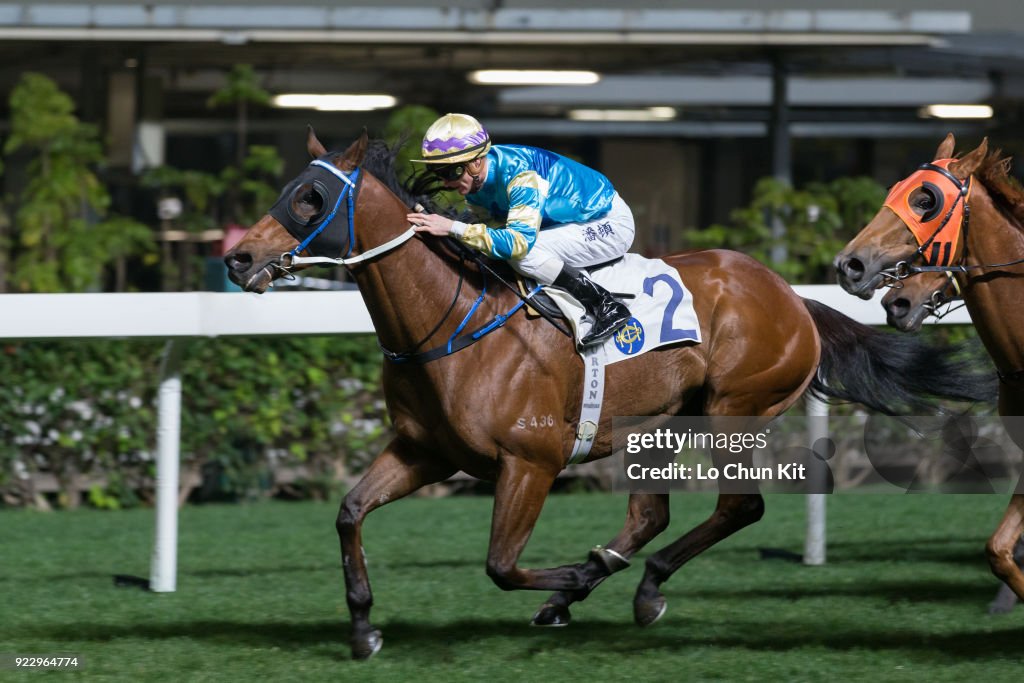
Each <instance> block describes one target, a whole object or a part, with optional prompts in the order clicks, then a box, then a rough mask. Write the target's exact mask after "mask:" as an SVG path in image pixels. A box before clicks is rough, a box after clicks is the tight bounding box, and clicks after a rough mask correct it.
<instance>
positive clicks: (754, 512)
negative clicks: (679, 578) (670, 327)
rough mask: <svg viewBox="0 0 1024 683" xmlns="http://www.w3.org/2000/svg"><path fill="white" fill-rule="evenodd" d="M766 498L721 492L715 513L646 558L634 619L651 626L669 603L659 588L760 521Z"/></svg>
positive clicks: (753, 494) (635, 599)
mask: <svg viewBox="0 0 1024 683" xmlns="http://www.w3.org/2000/svg"><path fill="white" fill-rule="evenodd" d="M763 514H764V499H763V498H762V497H761V494H760V493H743V494H729V493H720V494H719V495H718V502H717V504H716V506H715V511H714V512H713V513H712V514H711V516H710V517H708V519H706V520H705V521H704V522H702V523H700V524H698V525H697V526H696V527H694V528H693V529H691V530H690V531H689V532H687V533H686V535H684V536H683V537H682V538H680V539H678V540H677V541H674V542H673V543H671V544H670V545H668V546H666V547H665V548H662V549H661V550H659V551H658V552H656V553H654V554H653V555H651V556H650V557H648V558H647V562H646V564H645V567H644V576H643V579H641V581H640V585H639V586H637V589H636V596H635V597H634V598H633V618H634V619H635V620H636V623H637V624H639V625H640V626H650V625H651V624H653V623H654V622H656V621H657V620H658V619H660V618H661V616H662V615H663V614H664V613H665V609H666V608H667V603H666V601H665V596H664V595H662V594H661V590H660V586H661V584H662V583H664V582H665V581H667V580H668V578H669V577H670V576H672V574H674V573H675V572H676V571H677V570H678V569H679V568H680V567H682V566H683V565H684V564H686V563H687V562H689V561H690V560H691V559H693V558H694V557H696V556H697V555H699V554H701V553H702V552H704V551H705V550H707V549H708V548H710V547H711V546H713V545H714V544H716V543H718V542H719V541H721V540H722V539H724V538H726V537H728V536H730V535H732V534H734V533H736V532H737V531H739V530H740V529H742V528H743V527H745V526H749V525H751V524H753V523H754V522H756V521H758V520H759V519H761V517H762V515H763Z"/></svg>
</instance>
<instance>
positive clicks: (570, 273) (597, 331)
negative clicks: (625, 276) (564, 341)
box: [552, 265, 630, 346]
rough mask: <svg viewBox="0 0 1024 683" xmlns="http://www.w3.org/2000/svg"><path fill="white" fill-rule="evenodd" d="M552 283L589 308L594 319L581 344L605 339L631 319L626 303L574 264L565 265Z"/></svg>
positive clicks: (586, 344) (588, 310)
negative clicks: (618, 299) (574, 266)
mask: <svg viewBox="0 0 1024 683" xmlns="http://www.w3.org/2000/svg"><path fill="white" fill-rule="evenodd" d="M552 284H554V285H555V286H556V287H561V288H562V289H564V290H565V291H567V292H569V294H572V295H573V296H574V297H576V300H577V301H579V302H580V303H581V304H583V307H584V308H586V309H587V314H588V315H590V317H591V318H593V319H594V325H593V326H592V327H591V328H590V332H588V333H587V336H585V337H583V339H581V340H580V345H581V346H589V345H591V344H594V343H596V342H599V341H604V340H605V339H607V338H608V337H610V336H611V335H612V333H614V332H615V331H616V330H618V329H619V328H620V327H622V325H623V323H625V322H626V321H627V320H629V318H630V315H629V309H628V308H626V306H625V304H623V303H621V302H620V301H616V299H615V298H614V297H613V296H612V295H611V293H610V292H609V291H608V290H607V289H605V288H604V287H602V286H601V285H599V284H597V283H596V282H594V281H593V280H591V279H590V278H589V277H587V276H586V275H584V274H583V273H581V272H580V271H578V270H577V269H575V268H573V267H572V266H569V265H564V266H562V272H560V273H559V274H558V277H556V278H555V281H554V282H553V283H552Z"/></svg>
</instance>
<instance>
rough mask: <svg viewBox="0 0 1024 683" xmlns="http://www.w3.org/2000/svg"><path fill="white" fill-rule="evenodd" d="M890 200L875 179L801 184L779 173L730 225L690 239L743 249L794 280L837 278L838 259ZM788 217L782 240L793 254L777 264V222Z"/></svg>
mask: <svg viewBox="0 0 1024 683" xmlns="http://www.w3.org/2000/svg"><path fill="white" fill-rule="evenodd" d="M884 200H885V188H883V187H882V186H881V185H879V184H878V183H877V182H875V181H874V180H872V179H871V178H864V177H861V178H840V179H838V180H835V181H832V182H831V183H811V184H808V185H807V186H806V187H804V188H803V189H799V190H798V189H795V188H793V187H791V186H790V185H789V184H787V183H783V182H780V181H778V180H776V179H774V178H770V177H769V178H762V179H761V180H759V181H758V182H757V184H756V185H755V187H754V198H753V200H752V201H751V203H750V204H749V205H748V206H745V207H741V208H738V209H735V210H734V211H733V212H732V213H731V214H730V216H729V218H730V221H729V223H728V224H724V225H722V224H716V225H712V226H710V227H708V228H706V229H704V230H693V231H691V232H690V233H689V234H688V235H687V243H688V245H689V246H690V247H696V248H706V249H710V248H719V247H720V248H725V249H735V250H737V251H742V252H744V253H746V254H749V255H750V256H753V257H754V258H756V259H758V260H759V261H761V262H762V263H765V264H771V266H772V268H773V269H774V270H776V271H777V272H778V273H779V274H780V275H782V276H783V277H785V278H786V279H787V280H788V281H789V282H791V283H793V284H810V283H826V282H833V281H834V277H835V276H834V273H833V271H832V259H833V258H835V255H836V254H837V253H838V252H839V251H840V250H841V249H842V248H843V246H844V245H845V244H846V243H847V242H848V241H849V240H850V239H852V238H853V236H854V235H855V234H856V233H857V232H858V231H859V230H860V229H861V228H862V227H864V226H865V225H866V224H867V223H868V221H870V220H871V217H872V216H873V215H874V214H875V213H876V212H877V211H878V208H879V207H880V206H881V205H882V202H883V201H884ZM774 218H779V219H781V220H782V222H783V224H784V225H785V226H786V233H785V235H784V236H783V237H782V242H783V244H784V246H785V247H786V251H787V254H788V258H787V259H786V261H784V262H782V263H771V252H772V247H773V246H775V245H776V241H775V239H774V238H773V237H772V229H771V226H772V221H773V219H774Z"/></svg>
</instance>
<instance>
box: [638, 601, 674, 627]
mask: <svg viewBox="0 0 1024 683" xmlns="http://www.w3.org/2000/svg"><path fill="white" fill-rule="evenodd" d="M666 609H668V602H666V601H665V596H664V595H661V594H660V593H659V594H658V595H657V596H656V597H655V598H654V599H653V600H647V601H644V602H635V603H633V619H635V620H636V623H637V624H638V625H640V626H650V625H651V624H653V623H654V622H656V621H657V620H658V619H661V617H662V615H664V614H665V610H666Z"/></svg>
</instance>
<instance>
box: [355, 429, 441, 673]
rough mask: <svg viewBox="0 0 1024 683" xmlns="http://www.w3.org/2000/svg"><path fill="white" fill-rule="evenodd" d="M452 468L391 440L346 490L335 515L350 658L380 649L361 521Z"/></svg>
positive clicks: (435, 479)
mask: <svg viewBox="0 0 1024 683" xmlns="http://www.w3.org/2000/svg"><path fill="white" fill-rule="evenodd" d="M454 472H455V467H453V466H452V465H450V464H448V463H446V462H442V461H439V460H436V459H428V458H427V457H425V456H424V455H423V454H422V453H420V452H419V451H416V450H413V449H412V448H411V447H409V446H407V445H405V444H403V443H402V442H401V441H399V440H398V439H395V440H393V441H392V442H391V443H390V444H388V446H387V447H386V448H385V449H384V451H383V452H382V453H381V454H380V455H379V456H377V459H376V460H374V461H373V464H371V465H370V468H369V469H368V470H367V471H366V474H364V475H363V478H362V479H360V480H359V483H358V484H356V485H355V487H354V488H353V489H352V490H351V491H349V493H348V495H346V496H345V499H344V500H343V501H342V503H341V509H340V510H339V511H338V519H337V522H336V527H337V530H338V538H339V539H340V541H341V564H342V567H343V568H344V571H345V598H346V600H347V602H348V609H349V613H350V614H351V616H352V639H351V645H352V656H353V658H355V659H367V658H368V657H371V656H372V655H374V654H376V652H377V651H378V650H380V647H381V645H382V644H383V640H382V638H381V634H380V631H378V630H377V629H375V628H373V626H372V625H371V624H370V608H371V607H372V606H373V593H372V592H371V590H370V579H369V576H368V575H367V573H366V557H365V555H364V553H363V541H362V528H363V520H364V519H365V518H366V515H368V514H369V513H370V512H371V511H373V510H375V509H376V508H379V507H380V506H382V505H386V504H387V503H390V502H391V501H393V500H398V499H399V498H402V497H403V496H406V495H408V494H410V493H412V492H413V491H415V490H416V489H418V488H420V487H422V486H425V485H427V484H432V483H434V482H438V481H442V480H444V479H447V478H448V477H450V476H451V475H452V474H454Z"/></svg>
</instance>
